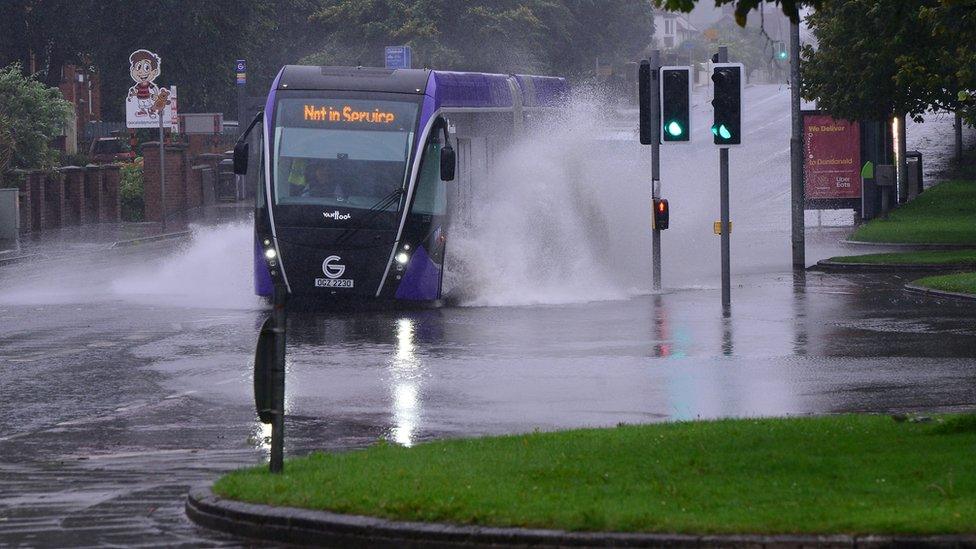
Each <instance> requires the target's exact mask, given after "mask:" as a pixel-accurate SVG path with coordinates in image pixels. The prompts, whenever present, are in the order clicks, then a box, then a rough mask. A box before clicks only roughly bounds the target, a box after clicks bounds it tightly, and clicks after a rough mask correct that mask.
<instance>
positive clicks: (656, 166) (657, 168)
mask: <svg viewBox="0 0 976 549" xmlns="http://www.w3.org/2000/svg"><path fill="white" fill-rule="evenodd" d="M660 74H661V50H653V51H651V90H650V91H651V105H650V106H651V120H652V122H653V124H652V125H651V127H652V130H651V219H653V218H654V215H655V211H654V205H655V204H656V203H657V199H658V198H661V85H660V81H659V76H660ZM651 244H652V251H651V272H652V277H653V281H654V289H655V290H660V289H661V230H660V229H659V228H658V227H657V224H656V223H655V224H654V228H653V230H651Z"/></svg>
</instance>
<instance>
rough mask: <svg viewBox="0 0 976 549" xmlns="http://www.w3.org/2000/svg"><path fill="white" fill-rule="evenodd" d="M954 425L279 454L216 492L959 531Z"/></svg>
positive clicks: (809, 527)
mask: <svg viewBox="0 0 976 549" xmlns="http://www.w3.org/2000/svg"><path fill="white" fill-rule="evenodd" d="M955 418H956V416H944V417H936V418H935V421H934V422H932V423H913V422H901V423H899V422H896V421H893V420H892V419H891V418H890V417H887V416H870V415H844V416H827V417H819V418H789V419H742V420H722V421H706V422H698V421H696V422H683V423H670V424H656V425H640V426H621V427H617V428H615V429H580V430H573V431H564V432H554V433H533V434H526V435H513V436H505V437H490V438H482V439H463V440H450V441H440V442H433V443H429V444H421V445H418V446H415V447H412V448H403V447H398V446H395V445H391V444H384V445H379V446H374V447H372V448H369V449H367V450H364V451H356V452H347V453H341V454H321V453H319V454H312V455H311V456H308V457H306V458H300V459H293V460H289V461H288V462H287V463H286V464H285V470H284V473H283V474H281V475H272V474H270V473H268V472H267V468H266V467H260V468H253V469H248V470H243V471H239V472H235V473H231V474H230V475H228V476H225V477H223V478H221V479H220V480H218V481H217V483H216V484H215V486H214V490H215V491H216V493H217V494H218V495H220V496H222V497H227V498H231V499H238V500H244V501H250V502H257V503H266V504H271V505H275V506H293V507H303V508H312V509H328V510H332V511H336V512H339V513H349V514H362V515H372V516H381V517H386V518H393V519H399V520H411V521H413V520H416V521H438V522H451V523H462V524H478V525H493V526H522V527H531V528H559V529H567V530H606V531H645V532H685V533H698V534H706V533H768V534H774V533H867V532H870V533H892V534H894V533H898V534H925V533H933V534H934V533H940V534H944V533H952V532H966V533H971V532H973V531H974V528H976V527H974V524H976V476H974V475H972V474H970V470H971V464H972V450H973V447H974V444H976V430H973V429H972V428H971V420H956V419H955ZM967 421H968V423H967ZM943 422H944V423H943ZM941 425H952V426H953V427H946V428H940V426H941Z"/></svg>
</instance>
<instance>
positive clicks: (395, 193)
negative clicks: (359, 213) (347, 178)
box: [336, 187, 406, 244]
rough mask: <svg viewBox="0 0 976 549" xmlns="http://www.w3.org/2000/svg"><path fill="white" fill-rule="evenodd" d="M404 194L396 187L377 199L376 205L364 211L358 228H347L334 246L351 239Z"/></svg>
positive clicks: (401, 189)
mask: <svg viewBox="0 0 976 549" xmlns="http://www.w3.org/2000/svg"><path fill="white" fill-rule="evenodd" d="M405 192H406V191H404V190H403V188H402V187H397V188H396V189H393V190H392V191H390V193H389V194H387V195H386V196H384V197H383V198H381V199H379V201H377V202H376V204H373V205H372V206H370V208H369V209H368V210H366V217H365V218H363V220H362V221H361V222H360V223H359V224H358V225H359V226H357V227H348V228H347V229H346V230H344V231H342V233H340V234H339V237H338V238H336V244H342V243H344V242H345V241H346V240H349V239H350V238H352V236H353V235H354V234H356V232H358V231H359V229H360V228H362V226H363V225H366V224H368V223H369V222H370V221H372V220H373V219H374V218H376V216H377V215H379V213H380V212H382V211H385V210H386V209H387V208H389V207H390V206H392V205H393V204H395V203H396V202H397V201H399V200H400V196H402V195H403V194H404V193H405Z"/></svg>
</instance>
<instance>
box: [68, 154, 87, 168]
mask: <svg viewBox="0 0 976 549" xmlns="http://www.w3.org/2000/svg"><path fill="white" fill-rule="evenodd" d="M90 162H91V160H90V159H89V158H88V155H87V154H82V153H76V154H68V153H61V165H62V166H87V165H88V164H89V163H90Z"/></svg>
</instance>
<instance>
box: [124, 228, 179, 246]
mask: <svg viewBox="0 0 976 549" xmlns="http://www.w3.org/2000/svg"><path fill="white" fill-rule="evenodd" d="M190 233H191V231H177V232H174V233H165V234H157V235H153V236H144V237H142V238H133V239H131V240H120V241H118V242H114V243H112V245H111V246H109V247H110V248H125V247H128V246H137V245H139V244H148V243H150V242H159V241H160V240H171V239H174V238H184V237H187V236H190Z"/></svg>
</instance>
